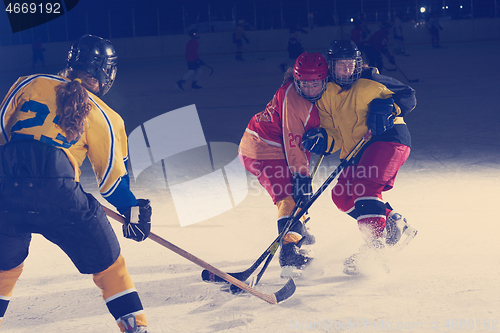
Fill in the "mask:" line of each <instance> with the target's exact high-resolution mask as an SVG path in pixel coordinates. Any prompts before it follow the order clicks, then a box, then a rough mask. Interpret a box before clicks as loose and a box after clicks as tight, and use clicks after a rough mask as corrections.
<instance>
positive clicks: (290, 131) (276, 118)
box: [239, 52, 328, 277]
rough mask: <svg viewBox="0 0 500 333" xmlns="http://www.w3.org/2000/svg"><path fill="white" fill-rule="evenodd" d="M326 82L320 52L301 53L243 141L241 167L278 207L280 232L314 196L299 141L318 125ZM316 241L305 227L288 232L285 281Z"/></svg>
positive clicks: (282, 260)
mask: <svg viewBox="0 0 500 333" xmlns="http://www.w3.org/2000/svg"><path fill="white" fill-rule="evenodd" d="M327 77H328V66H327V64H326V59H325V58H324V57H323V56H322V55H321V54H320V53H307V52H304V53H302V54H301V55H300V56H299V57H298V58H297V60H296V62H295V65H294V67H293V68H290V69H289V70H288V71H287V72H286V73H285V77H284V81H283V84H282V86H281V88H279V89H278V90H277V91H276V93H275V95H274V97H273V99H272V100H271V101H270V102H269V103H268V104H267V106H266V109H265V110H264V111H262V112H260V113H258V114H256V115H255V116H253V117H252V119H251V120H250V122H249V124H248V126H247V128H246V130H245V133H244V135H243V138H242V139H241V142H240V146H239V151H240V155H239V156H240V159H241V161H242V163H243V165H244V166H245V168H246V169H247V170H248V171H249V172H250V173H252V174H253V175H255V176H256V177H257V179H258V180H259V182H260V184H261V185H262V186H263V187H264V188H265V189H266V190H267V192H268V193H269V194H270V195H271V198H272V200H273V203H274V204H275V205H276V207H277V208H278V231H279V232H281V231H282V230H283V228H284V227H285V224H286V222H287V220H288V217H289V216H290V214H291V212H292V211H293V209H294V207H295V205H296V204H300V202H301V201H302V202H305V200H308V199H309V197H310V196H311V195H312V189H311V171H310V154H309V152H308V151H305V150H304V148H303V147H302V145H301V139H302V135H303V134H304V133H305V132H306V131H307V130H309V129H312V128H316V127H318V126H319V125H320V119H319V115H318V110H317V108H316V106H315V105H314V102H315V101H316V100H318V99H319V98H320V97H321V95H322V94H323V92H324V90H325V87H326V82H327ZM304 236H305V237H304ZM313 241H314V237H313V236H312V235H310V234H308V233H307V229H306V228H305V226H304V225H303V224H297V225H295V227H294V228H292V230H289V232H288V233H287V234H286V235H285V236H284V238H283V246H282V248H281V252H280V255H279V261H280V266H281V267H282V268H283V270H282V276H283V277H285V276H289V275H293V274H295V273H297V272H294V270H295V269H302V268H304V267H305V266H306V265H307V264H309V262H310V261H311V258H310V257H309V256H308V255H307V253H306V252H305V251H304V250H302V249H300V246H301V245H302V244H303V243H305V244H311V243H312V242H313Z"/></svg>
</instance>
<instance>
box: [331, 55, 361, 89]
mask: <svg viewBox="0 0 500 333" xmlns="http://www.w3.org/2000/svg"><path fill="white" fill-rule="evenodd" d="M339 60H354V61H355V67H354V71H353V72H352V74H351V75H350V76H348V77H345V76H339V75H337V74H336V73H335V67H336V66H337V62H338V61H339ZM362 67H363V58H362V57H361V56H356V57H353V58H350V59H349V58H337V59H331V58H329V59H328V68H329V69H330V75H331V77H332V79H333V82H335V83H336V84H338V85H339V86H340V87H342V88H347V87H350V86H352V85H353V84H354V83H356V81H358V79H359V78H360V76H361V71H362Z"/></svg>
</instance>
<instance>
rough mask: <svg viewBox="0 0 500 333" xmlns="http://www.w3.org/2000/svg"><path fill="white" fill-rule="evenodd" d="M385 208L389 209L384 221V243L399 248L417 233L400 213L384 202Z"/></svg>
mask: <svg viewBox="0 0 500 333" xmlns="http://www.w3.org/2000/svg"><path fill="white" fill-rule="evenodd" d="M386 206H387V208H389V209H390V210H391V212H390V213H389V216H387V220H386V222H385V230H384V236H383V237H384V238H385V243H386V244H387V245H388V246H390V247H394V248H395V249H396V250H398V251H399V250H401V249H403V248H404V247H405V246H407V245H408V244H409V243H410V242H411V241H412V240H413V238H415V236H416V235H417V230H416V229H415V228H412V227H410V225H409V224H408V222H407V221H406V219H405V218H403V217H402V216H401V214H399V213H397V212H395V211H394V210H393V209H392V207H391V206H390V205H389V203H386Z"/></svg>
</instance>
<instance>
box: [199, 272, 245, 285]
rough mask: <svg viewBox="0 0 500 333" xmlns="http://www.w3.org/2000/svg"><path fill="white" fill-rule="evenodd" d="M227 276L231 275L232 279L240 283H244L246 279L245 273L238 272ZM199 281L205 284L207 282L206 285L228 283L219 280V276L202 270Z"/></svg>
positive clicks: (221, 279)
mask: <svg viewBox="0 0 500 333" xmlns="http://www.w3.org/2000/svg"><path fill="white" fill-rule="evenodd" d="M227 274H229V275H231V276H232V277H234V278H236V279H238V280H240V281H245V280H246V279H247V278H248V276H247V272H246V271H243V272H239V273H227ZM201 279H202V280H203V281H205V282H208V283H229V282H227V281H226V280H224V279H223V278H221V277H220V276H218V275H217V274H214V273H212V272H210V271H209V270H207V269H204V270H203V271H202V272H201Z"/></svg>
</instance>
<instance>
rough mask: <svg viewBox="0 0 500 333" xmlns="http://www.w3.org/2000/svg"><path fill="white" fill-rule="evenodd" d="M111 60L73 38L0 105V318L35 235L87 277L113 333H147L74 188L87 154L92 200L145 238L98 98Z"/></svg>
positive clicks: (147, 210) (95, 40)
mask: <svg viewBox="0 0 500 333" xmlns="http://www.w3.org/2000/svg"><path fill="white" fill-rule="evenodd" d="M116 61H117V56H116V52H115V49H114V47H113V45H112V44H111V42H110V41H108V40H105V39H102V38H100V37H97V36H91V35H85V36H82V37H80V38H79V39H77V40H76V41H75V42H74V43H73V45H72V46H71V49H70V52H69V56H68V60H67V68H66V69H65V70H64V71H63V72H61V73H60V74H61V75H46V74H37V75H31V76H25V77H21V78H19V79H18V80H17V82H16V83H15V84H14V85H13V86H12V88H11V89H10V91H9V92H8V94H7V96H6V97H5V99H4V100H3V103H2V104H1V106H0V120H1V124H2V127H1V128H0V129H1V132H0V155H1V156H2V163H1V164H0V320H1V319H2V318H3V316H4V314H5V312H6V310H7V306H8V304H9V301H10V297H11V295H12V292H13V290H14V285H15V283H16V282H17V280H18V278H19V276H20V275H21V273H22V270H23V265H24V260H25V259H26V257H27V256H28V249H29V246H30V241H31V234H32V233H38V234H41V235H43V236H44V237H45V238H46V239H47V240H49V241H50V242H52V243H54V244H56V245H57V246H59V247H60V248H61V249H62V250H63V251H64V252H65V253H66V254H67V255H68V257H69V258H70V259H71V260H72V262H73V264H74V265H75V266H76V268H77V269H78V271H79V272H80V273H82V274H92V275H93V280H94V282H95V284H96V285H97V286H98V287H99V288H100V289H101V291H102V297H103V299H104V300H105V302H106V305H107V307H108V310H109V312H110V313H111V315H113V317H114V319H115V320H116V323H117V324H118V326H119V327H120V330H121V331H122V332H134V333H139V332H141V333H144V332H147V320H146V315H145V314H144V310H143V307H142V304H141V300H140V298H139V294H138V293H137V291H136V289H135V286H134V283H133V282H132V279H131V277H130V275H129V273H128V270H127V267H126V266H125V260H124V258H123V256H122V255H121V253H120V252H121V251H120V244H119V242H118V239H117V237H116V235H115V233H114V231H113V229H112V227H111V225H110V223H109V221H108V219H107V218H106V215H105V213H104V210H103V208H102V206H101V204H100V203H99V201H97V200H96V199H95V198H94V197H93V196H92V195H91V194H89V193H86V192H85V191H84V190H83V189H82V186H81V185H80V183H79V174H80V170H79V167H80V166H81V165H82V163H83V161H84V159H85V158H87V157H88V158H89V160H90V162H91V163H92V166H93V169H94V172H95V174H96V177H97V180H98V185H99V191H100V193H101V194H102V196H103V197H104V198H105V199H106V200H107V201H108V202H109V203H111V204H112V205H113V206H115V207H116V209H117V210H118V211H119V212H120V213H121V214H124V215H125V220H126V223H125V224H124V225H123V235H124V236H125V237H126V238H130V239H133V240H135V241H143V240H144V239H146V238H147V237H148V235H149V232H150V228H151V223H150V221H151V213H152V209H151V206H150V202H149V200H147V199H136V197H135V196H134V194H133V193H132V192H131V191H130V187H129V176H128V172H127V165H126V164H127V162H128V151H127V136H126V132H125V127H124V123H123V119H122V118H121V117H120V116H119V115H118V114H117V113H116V112H115V111H113V110H112V109H111V108H109V107H108V106H107V105H106V104H105V103H104V102H103V101H102V100H101V99H100V97H102V96H104V95H105V94H106V93H107V92H108V90H109V89H110V88H111V86H112V85H113V82H114V80H115V75H116Z"/></svg>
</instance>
